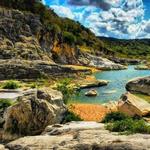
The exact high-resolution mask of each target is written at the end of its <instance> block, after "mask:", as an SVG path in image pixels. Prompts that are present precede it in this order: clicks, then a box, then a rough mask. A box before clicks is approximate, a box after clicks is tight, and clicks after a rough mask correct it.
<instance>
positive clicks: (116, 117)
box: [102, 112, 129, 123]
mask: <svg viewBox="0 0 150 150" xmlns="http://www.w3.org/2000/svg"><path fill="white" fill-rule="evenodd" d="M127 118H129V116H127V115H126V114H124V113H121V112H111V113H108V114H107V115H106V116H105V118H104V120H103V121H102V122H103V123H109V122H114V121H121V120H125V119H127Z"/></svg>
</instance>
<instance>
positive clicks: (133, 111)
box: [118, 93, 150, 117]
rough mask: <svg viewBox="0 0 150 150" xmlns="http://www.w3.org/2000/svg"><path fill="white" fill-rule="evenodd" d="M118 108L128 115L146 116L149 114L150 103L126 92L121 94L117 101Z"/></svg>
mask: <svg viewBox="0 0 150 150" xmlns="http://www.w3.org/2000/svg"><path fill="white" fill-rule="evenodd" d="M118 110H119V111H121V112H123V113H126V114H128V115H129V116H135V115H137V116H141V117H142V116H146V115H148V114H150V104H149V103H148V102H147V101H145V100H143V99H141V98H139V97H137V96H134V95H133V94H130V93H126V94H124V95H122V97H121V100H120V101H119V103H118Z"/></svg>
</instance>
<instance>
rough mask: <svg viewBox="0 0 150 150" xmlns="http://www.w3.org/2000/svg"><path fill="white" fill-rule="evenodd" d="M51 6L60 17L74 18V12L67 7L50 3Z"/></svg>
mask: <svg viewBox="0 0 150 150" xmlns="http://www.w3.org/2000/svg"><path fill="white" fill-rule="evenodd" d="M51 8H52V9H54V11H55V12H56V13H57V14H58V15H60V16H61V17H67V18H70V19H74V18H75V15H74V13H73V12H72V11H71V9H70V8H68V7H65V6H58V5H52V6H51Z"/></svg>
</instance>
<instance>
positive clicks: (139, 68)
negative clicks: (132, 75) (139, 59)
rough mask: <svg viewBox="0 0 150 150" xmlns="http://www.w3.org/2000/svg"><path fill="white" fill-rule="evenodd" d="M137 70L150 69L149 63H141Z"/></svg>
mask: <svg viewBox="0 0 150 150" xmlns="http://www.w3.org/2000/svg"><path fill="white" fill-rule="evenodd" d="M135 69H136V70H150V66H147V65H139V66H136V67H135Z"/></svg>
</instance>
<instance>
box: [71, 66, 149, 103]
mask: <svg viewBox="0 0 150 150" xmlns="http://www.w3.org/2000/svg"><path fill="white" fill-rule="evenodd" d="M134 67H135V66H128V69H126V70H119V71H103V72H97V73H95V74H94V76H95V77H96V79H102V80H108V81H109V84H108V85H107V86H103V87H98V88H94V89H96V90H97V91H98V96H97V97H86V96H85V92H86V91H89V90H90V89H83V90H81V92H80V93H79V94H78V95H77V96H76V97H75V100H74V101H73V103H74V102H75V103H89V104H103V103H107V102H109V101H117V100H119V98H120V96H121V95H122V94H123V93H125V92H126V89H125V85H126V83H127V82H128V81H129V80H131V79H133V78H137V77H145V76H150V70H135V69H134ZM92 89H93V88H92Z"/></svg>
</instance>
